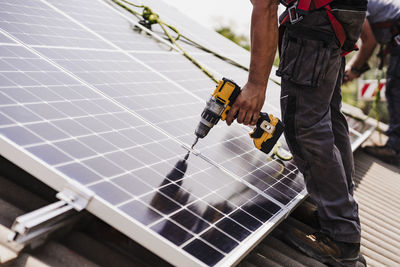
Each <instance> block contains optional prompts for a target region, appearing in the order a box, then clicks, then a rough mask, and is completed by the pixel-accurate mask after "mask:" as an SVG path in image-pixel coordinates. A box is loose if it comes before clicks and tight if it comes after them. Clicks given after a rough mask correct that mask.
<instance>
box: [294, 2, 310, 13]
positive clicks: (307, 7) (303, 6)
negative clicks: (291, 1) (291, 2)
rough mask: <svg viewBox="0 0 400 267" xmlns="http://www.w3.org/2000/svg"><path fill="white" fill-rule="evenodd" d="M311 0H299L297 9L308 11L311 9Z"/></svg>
mask: <svg viewBox="0 0 400 267" xmlns="http://www.w3.org/2000/svg"><path fill="white" fill-rule="evenodd" d="M310 5H311V0H299V2H298V3H297V10H300V11H303V12H308V11H309V10H310Z"/></svg>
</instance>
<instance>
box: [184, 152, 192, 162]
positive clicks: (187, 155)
mask: <svg viewBox="0 0 400 267" xmlns="http://www.w3.org/2000/svg"><path fill="white" fill-rule="evenodd" d="M189 156H190V150H189V151H188V152H187V154H186V155H185V157H184V158H183V160H184V161H187V160H188V158H189Z"/></svg>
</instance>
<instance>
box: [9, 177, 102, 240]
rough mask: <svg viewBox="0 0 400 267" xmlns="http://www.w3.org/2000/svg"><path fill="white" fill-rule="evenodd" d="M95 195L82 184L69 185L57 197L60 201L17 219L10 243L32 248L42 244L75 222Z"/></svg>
mask: <svg viewBox="0 0 400 267" xmlns="http://www.w3.org/2000/svg"><path fill="white" fill-rule="evenodd" d="M93 195H94V194H93V192H91V191H90V190H88V189H86V188H84V187H82V186H81V185H80V184H77V183H74V182H71V183H69V184H68V185H67V186H66V187H65V188H64V190H62V191H61V192H59V193H58V194H57V195H56V197H57V198H59V199H60V200H59V201H57V202H55V203H52V204H49V205H47V206H45V207H42V208H40V209H37V210H34V211H32V212H29V213H27V214H24V215H21V216H19V217H17V218H16V219H15V221H14V223H13V225H12V227H11V230H12V231H13V232H14V233H13V234H11V235H10V236H9V238H8V239H9V241H14V242H16V243H18V244H24V245H26V244H31V245H32V246H35V244H40V243H42V242H43V241H44V240H45V239H46V238H47V236H48V235H49V234H51V233H53V232H55V231H56V230H58V229H60V228H61V227H65V226H67V225H69V224H72V223H73V222H75V221H76V220H77V218H78V217H79V216H78V215H79V212H80V211H82V210H83V209H84V208H86V206H87V205H88V204H89V201H90V200H91V199H92V197H93Z"/></svg>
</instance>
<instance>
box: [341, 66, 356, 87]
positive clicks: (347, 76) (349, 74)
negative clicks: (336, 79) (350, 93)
mask: <svg viewBox="0 0 400 267" xmlns="http://www.w3.org/2000/svg"><path fill="white" fill-rule="evenodd" d="M359 76H360V75H357V74H355V73H354V72H352V71H351V66H348V65H347V66H346V69H345V71H344V77H343V83H347V82H351V81H352V80H354V79H357V78H358V77H359Z"/></svg>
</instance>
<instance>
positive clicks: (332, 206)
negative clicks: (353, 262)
mask: <svg viewBox="0 0 400 267" xmlns="http://www.w3.org/2000/svg"><path fill="white" fill-rule="evenodd" d="M363 18H364V15H363V13H361V14H360V15H359V21H358V23H359V25H358V26H357V27H354V28H355V29H356V31H360V30H361V25H362V22H363V21H362V20H363ZM353 35H354V33H353ZM355 35H359V32H358V33H355ZM340 53H341V49H340V48H339V44H338V41H337V39H336V37H335V35H334V32H333V30H332V28H331V25H330V22H329V20H328V18H327V16H326V12H325V11H315V12H312V13H310V14H309V15H307V16H306V17H305V18H304V19H303V20H302V21H300V22H299V23H297V24H295V25H290V26H289V27H288V28H287V29H286V31H285V33H284V36H283V41H282V47H281V62H280V65H279V69H278V71H277V75H279V76H281V77H282V91H281V97H282V98H281V109H282V119H283V121H284V123H285V137H286V140H287V142H288V145H289V148H290V150H291V152H292V154H293V155H294V160H295V162H296V164H297V166H298V168H299V170H300V171H301V172H302V173H303V174H304V178H305V182H306V188H307V191H308V193H309V195H310V197H311V199H312V200H314V202H315V203H316V204H317V208H318V214H319V218H320V224H321V231H322V232H324V233H326V234H327V235H329V236H330V237H331V238H333V239H334V240H337V241H341V242H350V243H359V242H360V233H361V228H360V221H359V217H358V205H357V202H356V201H355V200H354V198H353V189H354V183H353V180H352V175H353V174H354V162H353V153H352V150H351V144H350V140H349V130H348V125H347V121H346V118H345V117H344V115H343V114H342V113H341V111H340V109H341V101H342V98H341V89H340V86H341V84H342V79H343V73H344V66H345V59H344V58H342V57H341V56H340Z"/></svg>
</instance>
